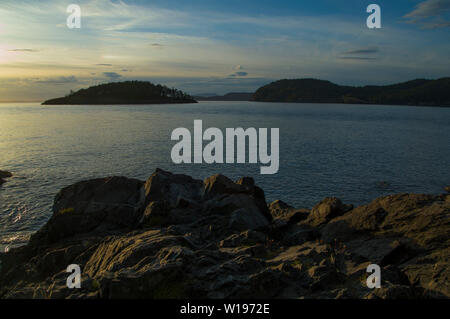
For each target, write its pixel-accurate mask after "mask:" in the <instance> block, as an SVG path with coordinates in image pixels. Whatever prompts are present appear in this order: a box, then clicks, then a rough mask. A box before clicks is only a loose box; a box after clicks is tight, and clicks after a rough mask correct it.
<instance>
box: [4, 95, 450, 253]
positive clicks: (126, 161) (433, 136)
mask: <svg viewBox="0 0 450 319" xmlns="http://www.w3.org/2000/svg"><path fill="white" fill-rule="evenodd" d="M195 119H201V120H203V127H204V129H206V128H207V127H219V128H221V129H225V128H226V127H243V128H248V127H255V128H263V127H267V128H271V127H278V128H280V170H279V172H278V174H276V175H260V173H259V168H260V164H220V165H207V164H183V165H175V164H173V163H172V160H171V157H170V151H171V148H172V146H173V145H174V144H175V142H172V141H171V140H170V135H171V132H172V130H173V129H175V128H177V127H186V128H189V129H190V130H191V132H192V131H193V121H194V120H195ZM157 167H159V168H162V169H166V170H170V171H172V172H175V173H184V174H188V175H192V176H193V177H195V178H199V179H203V178H205V177H207V176H210V175H213V174H216V173H222V174H225V175H227V176H229V177H230V178H233V179H237V178H239V177H241V176H253V177H254V178H255V180H256V183H257V184H258V185H259V186H261V187H262V188H263V189H264V191H265V193H266V198H267V201H268V202H270V201H273V200H275V199H281V200H283V201H285V202H288V203H289V204H291V205H293V206H296V207H312V206H313V205H314V204H316V203H317V202H318V201H320V200H321V199H322V198H324V197H326V196H336V197H339V198H341V199H342V200H343V201H344V202H346V203H352V204H355V205H359V204H364V203H367V202H369V201H370V200H372V199H374V198H376V197H379V196H382V195H385V194H392V193H402V192H414V193H442V192H443V187H444V186H449V185H450V169H449V167H450V108H434V107H409V106H374V105H332V104H278V103H271V104H266V103H255V102H202V103H199V104H186V105H121V106H89V105H87V106H40V105H38V104H11V103H9V104H0V169H2V170H9V171H11V172H12V173H13V174H14V177H13V178H11V179H9V181H8V182H7V183H5V184H3V186H0V250H4V248H5V247H7V246H15V245H20V244H23V243H25V242H26V241H27V240H28V238H29V235H30V234H31V233H33V232H34V231H36V230H38V229H39V228H40V227H41V226H43V225H44V224H45V222H46V221H47V220H48V218H49V217H50V216H51V214H52V211H51V206H52V203H53V198H54V196H55V194H56V193H57V192H58V190H59V189H61V188H62V187H64V186H67V185H70V184H72V183H74V182H77V181H80V180H86V179H91V178H96V177H105V176H112V175H122V176H128V177H134V178H139V179H142V180H145V179H146V178H148V177H149V176H150V175H151V174H152V172H153V171H154V170H155V168H157Z"/></svg>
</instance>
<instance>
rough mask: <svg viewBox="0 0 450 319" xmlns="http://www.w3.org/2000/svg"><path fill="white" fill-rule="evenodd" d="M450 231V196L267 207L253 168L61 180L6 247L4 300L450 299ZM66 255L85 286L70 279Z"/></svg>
mask: <svg viewBox="0 0 450 319" xmlns="http://www.w3.org/2000/svg"><path fill="white" fill-rule="evenodd" d="M449 234H450V195H438V196H433V195H414V194H400V195H392V196H386V197H382V198H379V199H376V200H374V201H373V202H371V203H370V204H368V205H365V206H360V207H357V208H353V207H352V206H351V205H346V204H343V203H342V202H341V201H340V200H339V199H336V198H326V199H324V200H323V201H321V202H320V203H319V204H317V205H316V206H315V207H314V208H313V209H312V210H311V211H310V210H307V209H296V208H294V207H291V206H289V205H288V204H286V203H284V202H282V201H275V202H273V203H271V204H270V205H267V203H266V200H265V196H264V192H263V190H262V189H260V188H259V187H257V186H256V185H255V183H254V180H253V179H252V178H250V177H245V178H242V179H240V180H239V181H237V182H233V181H232V180H230V179H228V178H227V177H225V176H223V175H215V176H212V177H209V178H207V179H206V180H205V181H201V180H195V179H193V178H191V177H189V176H186V175H177V174H172V173H169V172H166V171H163V170H160V169H158V170H156V172H155V173H154V174H153V175H152V176H151V177H150V178H149V179H148V180H147V181H146V182H142V181H139V180H135V179H128V178H125V177H110V178H104V179H96V180H91V181H85V182H80V183H77V184H74V185H72V186H69V187H66V188H64V189H62V190H61V191H60V192H59V193H58V194H57V196H56V197H55V202H54V207H53V216H52V217H51V218H50V220H49V221H48V222H47V224H46V225H45V226H44V227H43V228H42V229H41V230H39V231H38V232H37V233H36V234H34V235H33V236H32V238H31V240H30V242H29V243H28V245H26V246H23V247H18V248H13V249H11V250H10V251H9V252H8V253H0V262H1V264H0V267H1V269H0V297H1V298H187V297H189V298H388V299H391V298H394V299H395V298H430V297H432V298H449V297H450V284H449V282H450V280H449V279H450V278H449V277H450V271H449V269H450V240H449ZM374 263H375V264H378V265H380V267H381V269H382V270H381V271H382V272H381V281H382V287H381V289H374V290H372V289H369V288H367V286H366V278H367V276H368V273H367V272H366V269H367V266H368V265H369V264H374ZM70 264H78V265H80V266H81V269H82V278H81V285H82V287H81V289H68V288H67V286H66V280H67V277H68V275H69V274H68V273H67V272H66V268H67V266H68V265H70Z"/></svg>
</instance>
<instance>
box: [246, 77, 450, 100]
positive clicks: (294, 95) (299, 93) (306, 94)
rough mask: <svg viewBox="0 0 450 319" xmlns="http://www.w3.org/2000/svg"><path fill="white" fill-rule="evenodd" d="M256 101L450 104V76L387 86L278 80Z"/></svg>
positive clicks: (258, 91) (261, 93)
mask: <svg viewBox="0 0 450 319" xmlns="http://www.w3.org/2000/svg"><path fill="white" fill-rule="evenodd" d="M252 100H253V101H259V102H294V103H345V104H384V105H416V106H447V107H448V106H450V77H447V78H441V79H437V80H425V79H416V80H412V81H408V82H403V83H398V84H393V85H384V86H375V85H371V86H361V87H355V86H342V85H338V84H335V83H332V82H330V81H324V80H317V79H294V80H279V81H276V82H272V83H270V84H268V85H266V86H263V87H261V88H259V89H258V90H257V91H256V92H255V94H254V95H253V99H252Z"/></svg>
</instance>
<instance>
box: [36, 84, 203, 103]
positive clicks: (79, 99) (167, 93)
mask: <svg viewBox="0 0 450 319" xmlns="http://www.w3.org/2000/svg"><path fill="white" fill-rule="evenodd" d="M180 103H197V101H196V100H195V99H194V98H193V97H192V96H190V95H189V94H186V93H185V92H183V91H180V90H177V89H175V88H172V89H171V88H168V87H167V86H164V85H160V84H158V85H155V84H153V83H150V82H147V81H125V82H113V83H106V84H100V85H96V86H91V87H89V88H87V89H81V90H79V91H76V92H72V91H71V92H70V94H68V95H66V96H65V97H60V98H55V99H50V100H47V101H45V102H43V103H42V105H89V104H95V105H97V104H180Z"/></svg>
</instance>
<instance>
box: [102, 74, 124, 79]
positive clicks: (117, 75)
mask: <svg viewBox="0 0 450 319" xmlns="http://www.w3.org/2000/svg"><path fill="white" fill-rule="evenodd" d="M103 75H104V76H106V77H107V78H108V79H110V80H117V79H119V78H121V77H122V75H120V74H119V73H116V72H103Z"/></svg>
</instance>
